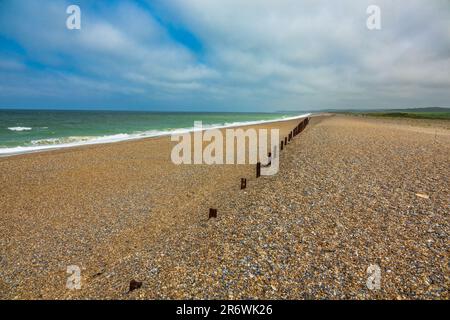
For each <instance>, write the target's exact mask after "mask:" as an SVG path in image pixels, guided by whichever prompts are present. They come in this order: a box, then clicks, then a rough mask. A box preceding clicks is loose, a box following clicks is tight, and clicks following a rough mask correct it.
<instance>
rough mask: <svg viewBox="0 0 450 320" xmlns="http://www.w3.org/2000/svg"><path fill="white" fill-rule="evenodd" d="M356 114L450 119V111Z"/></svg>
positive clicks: (363, 113)
mask: <svg viewBox="0 0 450 320" xmlns="http://www.w3.org/2000/svg"><path fill="white" fill-rule="evenodd" d="M356 114H361V115H364V116H371V117H389V118H412V119H441V120H450V112H362V113H359V112H358V113H356Z"/></svg>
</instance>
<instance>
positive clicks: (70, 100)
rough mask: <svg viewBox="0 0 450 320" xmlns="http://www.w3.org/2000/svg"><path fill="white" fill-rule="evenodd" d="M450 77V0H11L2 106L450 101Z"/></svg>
mask: <svg viewBox="0 0 450 320" xmlns="http://www.w3.org/2000/svg"><path fill="white" fill-rule="evenodd" d="M72 4H75V5H78V6H79V7H80V9H81V29H80V30H76V29H75V30H69V29H68V28H67V27H66V20H67V18H68V17H69V14H67V13H66V9H67V7H68V6H69V5H72ZM369 5H377V6H378V7H379V8H380V21H381V29H379V30H369V29H368V28H367V25H366V21H367V19H368V17H369V14H368V13H367V12H366V10H367V7H368V6H369ZM449 74H450V0H409V1H404V0H340V1H329V0H273V1H267V0H245V1H244V0H239V1H237V0H223V1H220V0H216V1H214V0H189V1H186V0H153V1H152V0H148V1H146V0H140V1H138V0H135V1H131V0H129V1H128V0H124V1H117V0H116V1H90V0H87V1H62V0H40V1H35V0H29V1H27V0H0V108H36V109H111V110H115V109H117V110H157V111H230V112H234V111H248V112H255V111H256V112H272V111H281V110H283V111H302V110H320V109H349V108H356V109H377V108H380V109H384V108H408V107H449V106H450V76H449Z"/></svg>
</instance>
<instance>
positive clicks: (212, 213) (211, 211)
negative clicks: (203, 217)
mask: <svg viewBox="0 0 450 320" xmlns="http://www.w3.org/2000/svg"><path fill="white" fill-rule="evenodd" d="M211 218H217V209H212V208H209V218H208V219H211Z"/></svg>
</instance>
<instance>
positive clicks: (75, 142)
mask: <svg viewBox="0 0 450 320" xmlns="http://www.w3.org/2000/svg"><path fill="white" fill-rule="evenodd" d="M309 115H310V113H308V114H302V115H299V116H295V117H281V118H278V119H272V120H259V121H241V122H232V123H220V124H204V125H202V127H201V128H194V127H191V128H176V129H167V130H148V131H143V132H135V133H118V134H113V135H106V136H70V137H60V138H48V139H39V140H33V141H31V145H28V146H17V147H12V148H0V156H6V155H14V154H21V153H28V152H36V151H43V150H50V149H59V148H67V147H75V146H82V145H92V144H101V143H112V142H119V141H125V140H136V139H142V138H151V137H159V136H168V135H173V134H184V133H189V132H193V131H201V130H211V129H224V128H232V127H241V126H249V125H258V124H264V123H270V122H280V121H290V120H295V119H299V118H305V117H308V116H309ZM17 128H22V127H17ZM8 129H9V128H8ZM30 129H31V128H30Z"/></svg>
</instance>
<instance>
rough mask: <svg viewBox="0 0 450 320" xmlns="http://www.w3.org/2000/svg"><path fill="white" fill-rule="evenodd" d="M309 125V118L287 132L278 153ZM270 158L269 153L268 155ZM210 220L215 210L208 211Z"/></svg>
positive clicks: (258, 167) (243, 181)
mask: <svg viewBox="0 0 450 320" xmlns="http://www.w3.org/2000/svg"><path fill="white" fill-rule="evenodd" d="M308 123H309V117H308V118H305V119H303V120H302V121H301V122H300V123H299V124H298V125H297V126H295V128H294V129H293V130H292V131H291V132H289V134H288V136H287V137H284V141H283V140H281V144H280V151H282V150H283V149H284V147H285V146H286V145H287V144H288V142H291V140H292V139H293V138H294V137H295V136H297V135H298V134H300V133H301V132H302V131H303V130H304V129H305V128H306V126H307V125H308ZM269 157H270V153H269ZM260 176H261V162H257V163H256V178H259V177H260ZM246 187H247V179H246V178H241V190H243V189H245V188H246ZM211 218H217V209H213V208H210V209H209V219H211Z"/></svg>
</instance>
